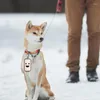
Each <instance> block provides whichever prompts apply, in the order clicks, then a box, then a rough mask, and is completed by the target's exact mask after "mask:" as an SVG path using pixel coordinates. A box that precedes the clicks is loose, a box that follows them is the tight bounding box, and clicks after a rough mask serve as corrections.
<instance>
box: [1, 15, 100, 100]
mask: <svg viewBox="0 0 100 100" xmlns="http://www.w3.org/2000/svg"><path fill="white" fill-rule="evenodd" d="M28 20H32V22H33V24H41V23H42V22H44V21H47V23H48V26H47V29H46V30H48V31H47V34H46V37H45V40H44V45H43V48H42V51H43V52H44V57H45V61H46V65H47V78H48V80H49V82H50V84H51V87H52V90H53V92H54V93H55V97H56V100H100V89H99V87H100V81H98V82H96V83H89V82H87V79H86V72H85V70H86V69H85V66H86V58H87V51H88V49H87V31H86V30H87V27H86V23H85V22H86V16H85V17H84V21H83V22H84V23H83V31H82V42H81V44H82V45H81V57H80V59H81V62H80V66H81V70H80V80H81V81H80V82H79V83H77V84H76V83H75V84H68V83H66V81H65V80H66V78H67V76H68V68H66V66H65V64H66V61H67V59H68V55H67V34H68V27H67V23H66V18H65V15H64V14H57V15H55V17H54V14H0V100H24V92H25V88H26V86H25V82H24V77H23V74H22V73H21V70H20V66H21V57H22V54H23V52H24V49H23V36H24V29H25V25H26V23H27V21H28ZM49 25H50V26H49ZM97 71H98V76H99V77H100V65H99V66H98V69H97Z"/></svg>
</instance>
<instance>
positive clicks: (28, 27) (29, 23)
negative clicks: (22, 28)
mask: <svg viewBox="0 0 100 100" xmlns="http://www.w3.org/2000/svg"><path fill="white" fill-rule="evenodd" d="M31 28H32V22H31V21H28V23H27V24H26V29H27V30H29V29H31Z"/></svg>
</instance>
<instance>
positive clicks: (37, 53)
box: [21, 21, 54, 100]
mask: <svg viewBox="0 0 100 100" xmlns="http://www.w3.org/2000/svg"><path fill="white" fill-rule="evenodd" d="M46 25H47V23H46V22H44V23H43V24H41V25H40V26H36V25H32V22H31V21H29V22H28V23H27V25H26V29H25V37H24V47H25V52H24V54H23V57H22V64H21V69H22V72H23V74H24V77H25V82H26V85H27V90H26V94H25V95H26V99H27V100H54V94H53V92H52V91H51V88H50V84H49V82H48V80H47V78H46V65H45V61H44V57H43V53H42V52H41V50H40V49H41V47H42V42H43V40H44V35H45V33H44V30H45V27H46Z"/></svg>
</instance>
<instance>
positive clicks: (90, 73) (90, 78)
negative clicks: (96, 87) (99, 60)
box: [87, 69, 98, 82]
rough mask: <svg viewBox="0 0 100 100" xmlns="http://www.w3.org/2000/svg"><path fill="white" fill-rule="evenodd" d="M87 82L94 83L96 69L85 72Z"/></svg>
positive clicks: (96, 77) (96, 78) (96, 76)
mask: <svg viewBox="0 0 100 100" xmlns="http://www.w3.org/2000/svg"><path fill="white" fill-rule="evenodd" d="M87 80H88V81H89V82H96V81H97V80H98V75H97V72H96V69H93V70H87Z"/></svg>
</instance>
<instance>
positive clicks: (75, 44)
mask: <svg viewBox="0 0 100 100" xmlns="http://www.w3.org/2000/svg"><path fill="white" fill-rule="evenodd" d="M84 9H85V0H65V12H66V18H67V22H68V62H67V64H66V66H67V67H69V70H70V75H69V81H70V82H72V81H73V82H77V81H79V75H78V74H79V73H78V71H79V59H80V39H81V30H82V19H83V15H84ZM76 77H77V80H76Z"/></svg>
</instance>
